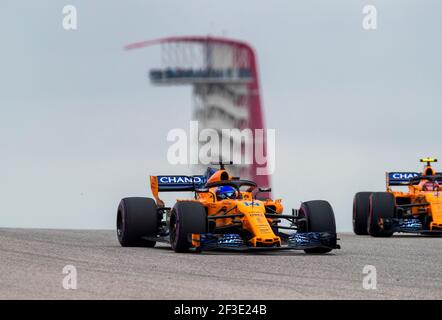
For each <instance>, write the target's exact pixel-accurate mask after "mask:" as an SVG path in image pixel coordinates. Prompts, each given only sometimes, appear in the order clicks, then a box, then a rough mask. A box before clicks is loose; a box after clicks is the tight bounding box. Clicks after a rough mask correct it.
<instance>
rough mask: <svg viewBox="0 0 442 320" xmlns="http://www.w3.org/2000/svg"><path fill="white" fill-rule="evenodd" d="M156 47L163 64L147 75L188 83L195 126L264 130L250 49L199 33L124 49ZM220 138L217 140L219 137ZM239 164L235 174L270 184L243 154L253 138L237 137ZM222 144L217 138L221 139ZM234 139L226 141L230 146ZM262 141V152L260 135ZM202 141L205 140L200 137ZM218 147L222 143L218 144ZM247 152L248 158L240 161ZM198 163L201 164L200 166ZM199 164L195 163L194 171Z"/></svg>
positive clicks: (163, 81) (153, 79)
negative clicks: (158, 47)
mask: <svg viewBox="0 0 442 320" xmlns="http://www.w3.org/2000/svg"><path fill="white" fill-rule="evenodd" d="M152 45H160V46H161V61H162V66H161V67H160V68H155V69H153V70H150V72H149V77H150V80H151V82H152V83H153V84H156V85H183V84H187V85H192V87H193V105H194V106H193V113H192V114H193V120H196V121H198V127H199V131H201V130H203V129H205V128H211V129H215V130H217V131H218V132H219V137H220V138H221V137H222V131H221V130H222V129H234V128H237V129H240V130H243V129H247V128H248V129H251V131H252V134H253V135H254V134H255V129H265V127H264V119H263V117H264V116H263V113H262V108H261V98H260V91H259V78H258V70H257V63H256V57H255V53H254V50H253V48H252V47H251V46H250V45H248V44H247V43H245V42H242V41H237V40H232V39H227V38H220V37H210V36H207V37H204V36H187V37H168V38H161V39H156V40H150V41H144V42H138V43H133V44H130V45H128V46H126V49H128V50H130V49H137V48H144V47H148V46H152ZM220 140H221V139H220ZM237 142H239V143H241V144H242V145H241V150H240V153H241V154H240V155H236V156H240V157H241V159H242V161H241V163H235V164H234V165H233V166H232V168H230V171H231V173H232V174H234V175H235V176H241V177H242V178H247V179H252V180H254V181H256V182H257V183H258V185H260V186H270V179H269V176H267V175H257V174H256V173H257V168H258V167H262V166H265V165H262V166H260V165H259V164H258V163H256V159H255V157H254V154H246V152H247V150H250V149H249V148H250V147H251V148H252V149H251V150H254V149H253V141H250V139H241V141H237ZM220 143H221V141H220ZM232 143H233V141H232V142H231V145H232ZM257 143H262V144H263V145H262V148H263V149H262V150H264V154H266V152H267V147H266V140H265V135H264V140H263V141H255V143H254V146H255V147H256V145H257ZM203 144H205V142H203ZM219 150H221V146H220V148H219ZM233 151H234V150H232V149H231V152H230V157H229V158H226V157H223V155H221V154H220V155H217V154H212V157H213V160H214V161H216V160H218V159H222V160H223V161H230V160H233ZM246 157H249V159H250V160H251V161H252V163H251V164H245V163H244V160H245V158H246ZM200 166H202V165H200ZM203 167H204V168H198V173H201V172H203V171H202V170H205V168H206V167H207V165H205V166H203Z"/></svg>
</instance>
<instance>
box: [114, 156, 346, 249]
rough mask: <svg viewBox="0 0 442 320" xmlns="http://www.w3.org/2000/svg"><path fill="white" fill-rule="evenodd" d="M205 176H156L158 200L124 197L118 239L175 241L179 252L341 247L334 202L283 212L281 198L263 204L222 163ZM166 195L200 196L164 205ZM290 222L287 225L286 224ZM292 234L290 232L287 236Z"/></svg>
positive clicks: (140, 243) (248, 185) (256, 191)
mask: <svg viewBox="0 0 442 320" xmlns="http://www.w3.org/2000/svg"><path fill="white" fill-rule="evenodd" d="M219 164H220V169H219V170H217V169H214V168H208V169H207V172H206V174H205V175H202V176H151V177H150V183H151V189H152V193H153V197H154V198H155V200H154V199H151V198H124V199H122V200H121V202H120V205H119V206H118V214H117V236H118V240H119V242H120V244H121V245H122V246H123V247H126V246H146V247H153V246H154V245H155V243H156V242H167V243H170V245H171V246H172V248H173V249H174V250H175V251H176V252H187V251H196V252H199V251H202V250H212V249H221V250H237V251H244V250H282V249H301V250H304V251H305V252H307V253H327V252H329V251H331V250H333V249H337V248H339V245H338V244H337V236H336V225H335V217H334V213H333V210H332V207H331V206H330V204H329V203H328V202H326V201H322V200H316V201H307V202H304V203H302V205H301V208H300V209H299V210H294V209H293V210H292V213H291V214H283V213H282V211H283V206H282V204H281V199H278V200H271V199H265V200H258V199H257V195H258V194H259V193H261V194H264V193H269V192H270V191H271V190H270V188H258V187H257V185H256V183H255V182H252V181H248V180H240V179H239V178H237V177H232V176H231V175H230V174H229V173H228V172H227V171H226V170H225V168H224V165H225V163H222V162H220V163H219ZM161 191H191V192H193V193H194V198H193V199H189V200H177V202H176V204H175V205H174V207H173V208H168V207H165V206H164V202H163V201H162V200H161V199H160V198H159V196H158V193H159V192H161ZM283 220H284V221H286V222H288V223H286V225H282V224H280V223H281V221H283ZM281 230H287V231H289V232H290V233H286V232H282V231H281Z"/></svg>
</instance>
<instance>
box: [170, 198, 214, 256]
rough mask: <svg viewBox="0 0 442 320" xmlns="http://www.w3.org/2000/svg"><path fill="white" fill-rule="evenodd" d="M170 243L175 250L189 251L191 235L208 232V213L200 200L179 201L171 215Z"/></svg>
mask: <svg viewBox="0 0 442 320" xmlns="http://www.w3.org/2000/svg"><path fill="white" fill-rule="evenodd" d="M169 228H170V244H171V246H172V249H173V250H175V252H187V251H189V248H190V247H191V239H190V237H191V235H192V233H194V234H202V233H207V214H206V210H205V209H204V206H203V205H202V204H201V203H199V202H190V201H189V202H186V201H182V202H177V203H176V204H175V206H174V207H173V209H172V212H171V216H170V227H169Z"/></svg>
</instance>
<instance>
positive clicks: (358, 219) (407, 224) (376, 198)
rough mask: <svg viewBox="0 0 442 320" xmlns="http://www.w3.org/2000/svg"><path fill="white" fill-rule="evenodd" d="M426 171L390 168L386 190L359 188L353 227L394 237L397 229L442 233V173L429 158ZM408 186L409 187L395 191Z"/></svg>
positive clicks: (426, 159) (359, 233)
mask: <svg viewBox="0 0 442 320" xmlns="http://www.w3.org/2000/svg"><path fill="white" fill-rule="evenodd" d="M420 161H421V162H424V163H426V165H425V167H424V170H423V172H422V173H417V172H387V173H386V181H387V183H386V184H387V191H386V192H358V193H356V195H355V197H354V200H353V231H354V232H355V233H356V234H357V235H366V234H370V235H372V236H374V237H390V236H392V235H393V233H394V232H407V233H422V234H427V233H431V234H441V235H442V194H441V193H440V191H442V189H441V187H440V183H442V173H437V172H435V171H434V169H433V168H432V167H431V163H432V162H437V159H432V158H425V159H421V160H420ZM393 186H407V187H408V191H406V192H402V191H397V190H396V191H393V190H392V188H391V187H393Z"/></svg>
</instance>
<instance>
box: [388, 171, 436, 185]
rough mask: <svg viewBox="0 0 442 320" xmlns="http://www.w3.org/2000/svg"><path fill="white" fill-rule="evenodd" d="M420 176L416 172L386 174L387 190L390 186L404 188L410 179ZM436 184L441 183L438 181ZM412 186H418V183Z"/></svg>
mask: <svg viewBox="0 0 442 320" xmlns="http://www.w3.org/2000/svg"><path fill="white" fill-rule="evenodd" d="M421 175H422V173H418V172H387V173H386V180H387V188H388V187H391V186H406V185H408V184H409V183H410V179H412V178H415V177H420V176H421ZM436 175H442V173H440V172H437V173H436ZM438 182H439V183H442V179H441V180H438ZM414 184H418V182H416V183H414Z"/></svg>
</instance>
